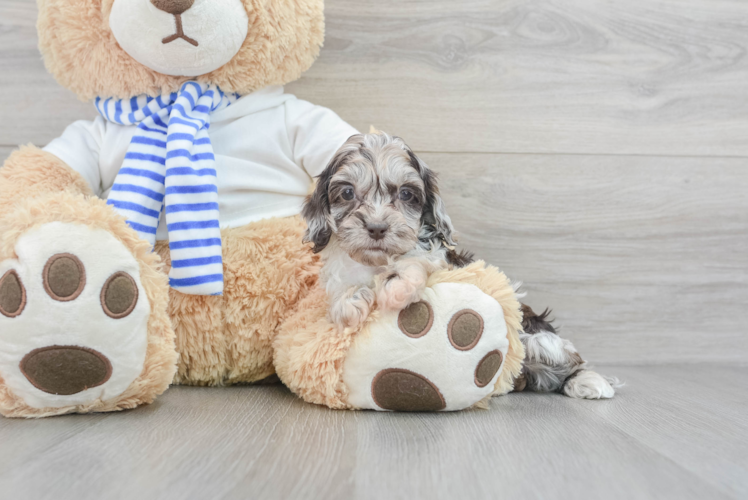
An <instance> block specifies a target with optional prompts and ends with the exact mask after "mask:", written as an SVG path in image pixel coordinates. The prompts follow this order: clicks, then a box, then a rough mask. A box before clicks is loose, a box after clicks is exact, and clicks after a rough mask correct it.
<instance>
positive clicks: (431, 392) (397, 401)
mask: <svg viewBox="0 0 748 500" xmlns="http://www.w3.org/2000/svg"><path fill="white" fill-rule="evenodd" d="M372 397H373V398H374V402H375V403H376V404H377V405H379V407H380V408H383V409H385V410H393V411H439V410H443V409H444V408H445V407H446V406H447V403H446V402H445V401H444V396H442V393H441V392H440V391H439V389H438V388H437V387H436V386H435V385H434V384H433V383H432V382H431V381H430V380H429V379H427V378H426V377H424V376H422V375H419V374H417V373H414V372H412V371H410V370H403V369H400V368H390V369H387V370H382V371H381V372H379V373H378V374H377V376H376V377H374V381H373V382H372Z"/></svg>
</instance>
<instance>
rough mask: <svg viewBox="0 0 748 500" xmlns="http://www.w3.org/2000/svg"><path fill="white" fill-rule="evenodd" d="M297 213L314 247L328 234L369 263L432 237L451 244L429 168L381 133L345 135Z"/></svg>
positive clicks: (320, 246)
mask: <svg viewBox="0 0 748 500" xmlns="http://www.w3.org/2000/svg"><path fill="white" fill-rule="evenodd" d="M303 215H304V217H305V219H306V220H307V224H308V230H307V233H306V237H305V239H306V240H307V241H312V242H314V244H315V248H314V250H315V252H319V251H321V250H322V249H324V248H325V247H326V246H327V244H328V243H329V241H330V238H331V237H332V235H333V234H334V235H335V236H336V237H337V240H338V242H339V245H340V248H341V249H342V250H344V251H345V252H346V253H348V255H350V256H351V258H353V259H354V260H356V261H357V262H360V263H362V264H365V265H369V266H379V265H384V264H386V263H387V260H388V258H389V257H396V256H399V255H403V254H405V253H407V252H409V251H411V250H413V249H414V248H416V246H418V245H419V243H424V244H428V241H429V240H432V239H437V240H441V241H442V242H444V243H447V244H454V242H453V240H452V224H451V221H450V220H449V217H448V216H447V214H446V212H445V211H444V204H443V202H442V201H441V198H440V197H439V193H438V188H437V186H436V178H435V176H434V174H433V172H431V170H430V169H429V168H428V167H427V166H426V165H425V164H423V163H422V162H421V161H420V160H419V159H418V158H417V157H416V155H415V154H414V153H413V152H412V151H411V149H410V148H409V147H408V146H407V145H406V144H405V143H404V142H403V141H402V140H401V139H399V138H397V137H391V136H389V135H386V134H367V135H355V136H353V137H351V138H350V139H349V140H348V141H347V142H346V143H345V144H344V145H343V147H342V148H340V150H339V151H338V152H337V154H336V155H335V157H334V158H333V160H332V161H331V162H330V165H328V167H327V168H326V169H325V171H324V172H323V173H322V174H321V175H320V177H319V181H318V184H317V187H316V189H315V192H314V193H313V194H312V195H311V196H310V197H309V198H308V199H307V202H306V204H305V207H304V211H303Z"/></svg>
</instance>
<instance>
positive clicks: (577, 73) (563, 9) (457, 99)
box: [0, 0, 748, 363]
mask: <svg viewBox="0 0 748 500" xmlns="http://www.w3.org/2000/svg"><path fill="white" fill-rule="evenodd" d="M35 17H36V6H35V2H33V1H32V0H0V89H2V92H0V117H2V120H0V157H2V158H4V157H6V156H7V155H8V154H9V153H10V151H11V150H12V148H13V147H14V146H15V145H17V144H20V143H28V142H33V143H35V144H38V145H43V144H45V143H46V142H47V141H49V140H50V139H52V138H53V137H55V136H57V135H59V134H60V133H61V131H62V130H63V128H64V127H65V126H66V125H67V124H69V123H70V122H72V121H74V120H76V119H84V118H92V117H93V116H94V114H95V113H94V111H93V108H92V106H91V105H90V104H86V103H81V102H79V101H77V100H76V98H75V97H74V96H73V95H72V94H71V93H70V92H68V91H66V90H65V89H63V88H61V87H60V86H59V85H57V84H56V83H55V82H54V80H53V79H52V78H51V77H50V76H49V75H48V74H47V73H46V71H45V69H44V65H43V63H42V61H41V59H40V56H39V54H38V51H37V48H36V35H35V27H34V24H35ZM327 19H328V21H327V42H326V45H325V48H324V50H323V52H322V55H321V57H320V59H319V61H318V62H317V63H316V65H315V66H314V67H313V68H312V69H311V70H310V71H309V72H308V73H307V74H306V75H305V76H304V78H302V79H301V80H300V81H298V82H295V83H293V84H292V85H289V86H288V90H289V91H291V92H293V93H296V94H297V95H299V96H300V97H302V98H305V99H308V100H310V101H312V102H315V103H318V104H322V105H326V106H329V107H330V108H332V109H334V110H335V111H337V112H338V113H339V114H340V115H341V116H342V117H343V118H345V119H347V120H348V121H350V122H351V123H352V124H354V125H355V126H357V127H359V128H360V129H363V130H365V129H368V126H369V124H375V125H376V126H377V127H379V128H380V129H382V130H386V131H389V132H392V133H395V134H398V135H401V136H402V137H404V138H405V139H406V140H407V141H408V142H409V143H410V144H411V145H412V146H413V148H414V149H416V150H417V151H418V152H419V153H420V154H421V155H422V156H423V158H424V159H425V160H426V162H427V163H429V164H430V165H431V166H432V167H433V168H434V169H435V170H437V171H438V172H439V173H440V174H441V179H442V188H443V192H444V196H445V198H446V201H447V206H448V208H449V209H450V212H451V215H452V217H453V219H454V222H455V224H456V225H457V227H458V229H459V230H460V232H461V233H462V243H464V244H465V245H466V246H468V247H470V248H472V249H474V250H475V251H476V252H477V253H478V254H479V255H480V256H482V257H484V258H486V259H487V260H488V261H490V262H492V263H494V264H497V265H499V266H501V267H502V268H504V269H505V270H506V271H507V272H508V274H509V275H510V276H511V277H513V278H514V279H517V280H522V281H524V282H525V283H526V285H525V289H526V291H528V292H529V294H530V295H529V296H528V299H527V300H528V301H529V303H530V304H532V305H533V306H537V307H545V306H546V305H549V306H552V307H554V308H555V315H556V317H557V318H558V320H559V323H560V324H561V325H562V328H563V332H564V334H565V335H568V336H569V337H570V338H572V339H573V340H574V341H575V343H576V344H577V346H578V347H579V348H580V350H581V351H582V353H583V354H584V355H585V356H586V357H587V358H589V359H590V360H592V361H597V362H606V363H648V362H698V361H714V362H722V361H730V362H748V331H746V324H748V55H746V54H747V52H748V3H746V2H745V0H627V1H625V2H612V1H610V0H459V1H457V0H449V1H447V0H380V1H377V2H370V1H367V0H328V2H327Z"/></svg>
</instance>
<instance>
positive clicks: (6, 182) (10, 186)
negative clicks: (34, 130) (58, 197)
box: [0, 145, 93, 213]
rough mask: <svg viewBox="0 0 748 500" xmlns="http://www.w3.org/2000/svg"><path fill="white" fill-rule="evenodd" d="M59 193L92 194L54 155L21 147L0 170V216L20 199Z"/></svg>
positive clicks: (82, 179) (79, 177)
mask: <svg viewBox="0 0 748 500" xmlns="http://www.w3.org/2000/svg"><path fill="white" fill-rule="evenodd" d="M59 192H68V193H71V194H83V195H86V196H90V195H92V194H93V192H92V191H91V188H90V187H89V185H88V183H87V182H86V180H85V179H84V178H83V177H82V176H81V175H80V174H79V173H78V172H76V171H75V170H73V169H72V168H70V167H69V166H68V165H67V164H66V163H65V162H64V161H62V160H61V159H59V158H58V157H56V156H55V155H53V154H51V153H48V152H46V151H43V150H41V149H39V148H37V147H35V146H31V145H29V146H21V148H20V149H18V150H17V151H14V152H13V153H12V154H11V155H10V156H9V157H8V159H7V160H6V161H5V163H4V165H3V167H2V168H0V213H9V212H10V210H9V209H10V207H11V206H13V205H14V204H15V203H17V202H18V201H20V200H22V199H30V198H38V197H42V196H47V195H51V194H55V193H59Z"/></svg>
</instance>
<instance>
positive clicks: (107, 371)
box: [20, 346, 112, 396]
mask: <svg viewBox="0 0 748 500" xmlns="http://www.w3.org/2000/svg"><path fill="white" fill-rule="evenodd" d="M20 368H21V373H23V375H24V376H25V377H26V379H27V380H28V381H29V382H31V384H33V385H34V387H36V388H37V389H39V390H40V391H44V392H46V393H48V394H57V395H60V396H70V395H73V394H78V393H79V392H83V391H85V390H86V389H90V388H92V387H98V386H100V385H102V384H104V383H106V382H107V380H109V378H110V377H111V376H112V364H111V363H110V362H109V360H108V359H107V357H106V356H104V355H103V354H101V353H100V352H98V351H96V350H94V349H89V348H87V347H79V346H49V347H42V348H40V349H34V350H33V351H31V352H30V353H28V354H27V355H26V356H24V358H23V359H22V360H21V364H20Z"/></svg>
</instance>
